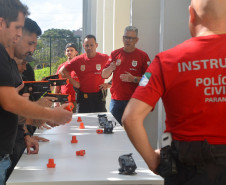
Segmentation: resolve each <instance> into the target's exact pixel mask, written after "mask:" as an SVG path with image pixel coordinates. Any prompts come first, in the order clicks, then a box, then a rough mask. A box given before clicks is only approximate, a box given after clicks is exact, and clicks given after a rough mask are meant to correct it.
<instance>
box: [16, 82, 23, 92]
mask: <svg viewBox="0 0 226 185" xmlns="http://www.w3.org/2000/svg"><path fill="white" fill-rule="evenodd" d="M23 88H24V83H22V84H21V85H19V86H18V87H16V91H17V92H18V93H19V91H20V90H21V89H23Z"/></svg>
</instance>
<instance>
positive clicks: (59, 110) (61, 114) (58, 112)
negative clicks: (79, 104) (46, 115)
mask: <svg viewBox="0 0 226 185" xmlns="http://www.w3.org/2000/svg"><path fill="white" fill-rule="evenodd" d="M67 106H69V103H66V104H63V105H61V106H60V107H56V108H54V109H52V111H53V112H52V115H53V117H52V120H51V121H52V122H54V123H56V124H60V125H62V124H65V123H68V122H70V121H71V119H72V114H73V112H71V111H68V110H66V109H65V108H66V107H67Z"/></svg>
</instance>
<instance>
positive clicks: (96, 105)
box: [60, 35, 108, 113]
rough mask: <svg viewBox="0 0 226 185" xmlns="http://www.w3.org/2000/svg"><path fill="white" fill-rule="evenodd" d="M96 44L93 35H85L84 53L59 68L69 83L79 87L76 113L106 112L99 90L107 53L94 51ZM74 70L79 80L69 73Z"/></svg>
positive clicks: (102, 94)
mask: <svg viewBox="0 0 226 185" xmlns="http://www.w3.org/2000/svg"><path fill="white" fill-rule="evenodd" d="M97 46H98V44H97V42H96V37H95V36H94V35H87V36H86V37H85V38H84V42H83V48H84V49H85V52H86V53H84V54H82V55H80V56H78V57H75V58H74V59H72V60H71V61H70V63H67V64H66V65H65V66H64V67H62V68H61V69H60V74H61V75H62V76H63V77H66V78H68V79H69V80H70V83H71V84H72V85H73V86H74V87H76V88H79V93H78V96H77V97H78V98H77V99H78V100H77V101H78V102H77V103H78V106H77V107H78V113H90V112H106V111H107V110H106V108H105V104H106V100H105V96H106V94H105V92H106V91H104V92H103V91H102V90H101V85H102V84H103V83H104V79H103V78H102V77H101V72H102V70H103V68H104V65H105V64H106V62H107V61H108V55H106V54H101V53H99V52H96V48H97ZM72 71H74V72H75V73H76V74H77V76H78V78H79V82H77V81H75V80H74V79H73V78H71V76H70V75H69V72H72Z"/></svg>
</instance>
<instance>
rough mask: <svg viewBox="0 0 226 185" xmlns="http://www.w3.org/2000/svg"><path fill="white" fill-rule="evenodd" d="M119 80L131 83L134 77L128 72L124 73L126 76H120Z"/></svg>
mask: <svg viewBox="0 0 226 185" xmlns="http://www.w3.org/2000/svg"><path fill="white" fill-rule="evenodd" d="M120 79H121V80H122V81H123V82H133V79H134V76H133V75H131V74H130V73H129V72H126V74H121V75H120Z"/></svg>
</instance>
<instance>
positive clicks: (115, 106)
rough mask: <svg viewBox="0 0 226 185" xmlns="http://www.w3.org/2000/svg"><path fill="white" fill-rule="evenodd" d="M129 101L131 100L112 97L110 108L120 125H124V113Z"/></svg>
mask: <svg viewBox="0 0 226 185" xmlns="http://www.w3.org/2000/svg"><path fill="white" fill-rule="evenodd" d="M128 102H129V101H128V100H113V99H111V102H110V108H109V109H110V112H111V113H112V115H113V116H114V117H115V119H116V120H117V121H118V122H119V124H120V125H122V122H121V119H122V115H123V112H124V110H125V108H126V105H127V104H128Z"/></svg>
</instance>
